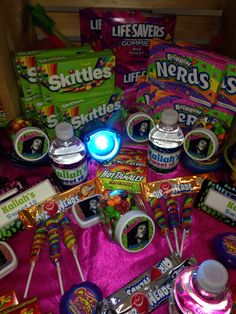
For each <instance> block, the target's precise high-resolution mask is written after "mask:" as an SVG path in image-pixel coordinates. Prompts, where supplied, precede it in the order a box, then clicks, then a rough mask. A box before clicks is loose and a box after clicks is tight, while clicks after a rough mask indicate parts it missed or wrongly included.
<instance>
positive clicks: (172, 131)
mask: <svg viewBox="0 0 236 314" xmlns="http://www.w3.org/2000/svg"><path fill="white" fill-rule="evenodd" d="M183 141H184V134H183V132H182V130H181V128H180V127H179V125H178V112H177V111H176V110H173V109H165V110H163V112H162V114H161V118H160V123H159V124H157V125H156V126H155V127H154V128H153V129H152V130H151V132H150V134H149V146H148V164H149V167H150V168H151V169H153V170H154V171H156V172H158V173H167V172H171V171H173V170H175V169H176V167H177V166H178V163H179V159H180V153H181V148H182V144H183Z"/></svg>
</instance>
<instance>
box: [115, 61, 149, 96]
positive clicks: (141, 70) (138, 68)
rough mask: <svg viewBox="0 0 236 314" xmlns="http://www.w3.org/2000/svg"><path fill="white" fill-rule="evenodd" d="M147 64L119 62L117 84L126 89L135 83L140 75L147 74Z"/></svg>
mask: <svg viewBox="0 0 236 314" xmlns="http://www.w3.org/2000/svg"><path fill="white" fill-rule="evenodd" d="M146 73H147V65H146V64H145V63H137V64H136V63H132V64H125V63H124V64H117V66H116V86H118V87H120V88H122V89H123V90H124V89H127V88H130V87H131V86H133V85H135V84H136V83H137V81H138V78H139V77H140V76H143V75H146Z"/></svg>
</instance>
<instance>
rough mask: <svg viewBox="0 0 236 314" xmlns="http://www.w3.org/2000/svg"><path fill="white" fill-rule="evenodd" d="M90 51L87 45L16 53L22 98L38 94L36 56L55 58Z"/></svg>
mask: <svg viewBox="0 0 236 314" xmlns="http://www.w3.org/2000/svg"><path fill="white" fill-rule="evenodd" d="M91 51H93V50H92V48H91V46H90V45H88V44H87V45H83V46H81V47H72V48H60V49H53V50H51V49H50V50H34V51H24V52H18V53H17V54H16V67H17V72H18V76H19V81H20V86H21V89H22V93H23V96H24V97H29V96H34V95H36V94H39V93H40V89H39V85H38V79H37V69H36V60H35V58H36V56H42V57H43V56H44V57H47V56H54V57H56V56H65V55H76V54H78V53H82V52H91Z"/></svg>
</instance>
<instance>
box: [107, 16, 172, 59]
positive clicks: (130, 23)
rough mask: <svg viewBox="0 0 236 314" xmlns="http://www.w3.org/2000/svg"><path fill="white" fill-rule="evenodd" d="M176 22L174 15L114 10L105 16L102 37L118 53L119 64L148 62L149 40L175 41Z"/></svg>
mask: <svg viewBox="0 0 236 314" xmlns="http://www.w3.org/2000/svg"><path fill="white" fill-rule="evenodd" d="M175 24H176V16H175V15H156V16H155V15H153V16H152V15H145V14H144V13H143V12H141V11H119V10H112V11H108V12H106V14H105V15H104V19H103V21H102V39H103V41H104V43H105V45H106V47H109V48H110V49H112V50H113V52H114V53H115V54H116V57H117V61H118V63H119V62H120V63H121V62H126V63H130V62H132V63H135V62H146V60H147V58H148V55H149V49H148V46H149V42H150V39H152V38H161V39H164V40H173V37H174V32H175Z"/></svg>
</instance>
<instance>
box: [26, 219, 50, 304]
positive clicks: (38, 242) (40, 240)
mask: <svg viewBox="0 0 236 314" xmlns="http://www.w3.org/2000/svg"><path fill="white" fill-rule="evenodd" d="M45 239H46V228H45V226H43V225H41V226H39V227H38V228H37V229H36V230H35V234H34V238H33V242H32V247H31V253H30V271H29V274H28V279H27V283H26V287H25V292H24V298H27V295H28V291H29V286H30V282H31V278H32V275H33V271H34V267H35V264H36V262H37V260H38V258H39V254H40V251H41V249H42V246H43V244H44V242H45Z"/></svg>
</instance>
